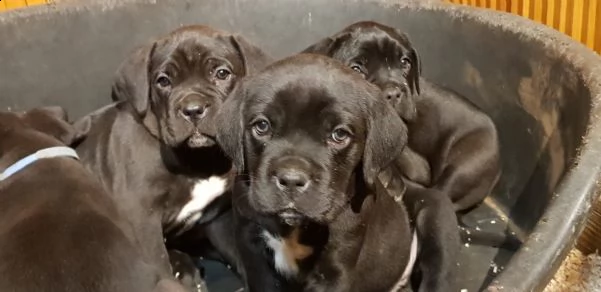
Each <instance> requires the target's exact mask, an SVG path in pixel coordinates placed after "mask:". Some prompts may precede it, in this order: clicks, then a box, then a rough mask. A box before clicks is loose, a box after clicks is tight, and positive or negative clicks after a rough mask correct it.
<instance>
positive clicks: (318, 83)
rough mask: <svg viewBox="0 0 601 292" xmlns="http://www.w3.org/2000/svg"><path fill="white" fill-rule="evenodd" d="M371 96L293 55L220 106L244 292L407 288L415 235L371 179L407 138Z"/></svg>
mask: <svg viewBox="0 0 601 292" xmlns="http://www.w3.org/2000/svg"><path fill="white" fill-rule="evenodd" d="M379 92H380V90H379V89H378V88H377V87H376V86H374V85H372V84H370V83H369V82H367V81H365V80H364V79H363V78H362V77H361V76H359V75H358V74H355V73H354V72H353V71H352V70H351V69H350V68H348V67H346V66H344V65H343V64H342V63H340V62H338V61H336V60H333V59H330V58H327V57H324V56H319V55H310V54H301V55H297V56H293V57H289V58H286V59H283V60H280V61H278V62H275V63H274V64H272V65H270V66H268V67H267V69H265V70H264V71H262V72H260V73H258V74H256V75H255V76H251V77H249V78H246V79H244V80H243V81H242V82H241V83H240V84H239V86H238V87H237V88H236V89H235V90H234V92H233V93H232V95H230V97H228V99H227V100H226V101H225V103H224V104H223V107H222V109H221V112H220V114H219V116H218V121H219V122H218V132H217V133H218V134H217V140H218V142H219V144H221V145H222V147H223V149H224V151H225V152H226V153H227V154H228V155H229V156H230V157H231V158H232V160H233V162H234V164H235V165H236V166H237V168H238V169H239V170H240V171H241V175H240V176H239V177H238V179H237V181H236V184H235V187H234V190H233V209H234V213H235V223H236V224H235V225H236V232H235V234H236V241H237V247H238V253H239V257H240V260H241V261H242V265H243V266H244V269H243V271H242V274H243V277H244V280H245V284H246V289H247V291H250V292H256V291H328V292H329V291H345V292H346V291H390V290H394V289H395V288H396V287H398V286H402V285H403V284H404V283H403V282H404V281H406V280H407V277H408V275H409V272H410V270H411V267H412V265H413V260H414V259H415V258H414V256H415V253H416V248H415V247H416V245H415V244H412V243H415V241H414V232H413V229H414V227H413V226H412V224H411V223H410V221H409V218H408V214H407V211H406V210H405V208H404V207H403V205H402V204H399V203H398V202H396V201H395V199H394V198H393V196H391V195H389V194H388V193H387V190H386V189H384V187H383V186H382V184H381V183H380V181H379V179H378V175H379V173H380V172H381V171H382V170H383V169H384V168H386V167H387V166H388V164H389V163H390V162H391V161H392V159H393V158H394V157H395V156H396V155H399V154H400V153H401V151H402V149H403V147H404V146H405V142H406V139H407V131H406V126H405V124H404V123H403V121H402V120H401V119H400V117H399V116H398V115H397V114H396V113H395V112H394V111H393V109H392V108H391V107H389V106H388V105H387V104H386V102H385V101H384V100H381V99H379V98H378V97H379ZM399 181H400V180H399ZM443 219H444V218H443ZM412 247H413V248H412ZM429 268H430V269H429V270H428V271H426V272H427V273H441V274H443V275H442V276H441V277H438V278H445V275H444V272H441V271H440V268H439V267H436V266H434V267H429ZM445 279H446V278H445ZM446 283H447V282H445V281H444V280H441V282H440V283H438V284H440V285H445V284H446ZM441 287H443V286H441ZM444 288H448V285H447V286H444ZM421 291H431V290H421ZM438 291H443V290H438Z"/></svg>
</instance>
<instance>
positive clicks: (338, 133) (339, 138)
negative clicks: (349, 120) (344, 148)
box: [330, 128, 351, 144]
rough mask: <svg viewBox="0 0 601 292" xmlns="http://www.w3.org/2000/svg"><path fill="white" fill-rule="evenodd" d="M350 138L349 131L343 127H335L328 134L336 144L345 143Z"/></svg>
mask: <svg viewBox="0 0 601 292" xmlns="http://www.w3.org/2000/svg"><path fill="white" fill-rule="evenodd" d="M350 138H351V133H350V132H349V131H348V130H346V129H344V128H337V129H335V130H334V131H333V132H332V134H331V135H330V139H331V140H332V142H334V143H336V144H345V143H347V142H348V140H349V139H350Z"/></svg>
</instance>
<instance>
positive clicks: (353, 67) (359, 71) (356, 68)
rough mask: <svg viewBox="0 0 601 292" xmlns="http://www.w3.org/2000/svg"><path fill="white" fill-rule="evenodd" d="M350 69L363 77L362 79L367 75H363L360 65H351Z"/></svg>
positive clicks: (363, 71)
mask: <svg viewBox="0 0 601 292" xmlns="http://www.w3.org/2000/svg"><path fill="white" fill-rule="evenodd" d="M351 69H353V70H355V71H356V72H357V73H359V74H361V75H362V76H363V78H365V76H366V75H367V74H366V73H365V70H364V69H363V67H362V66H361V65H357V64H355V65H352V66H351Z"/></svg>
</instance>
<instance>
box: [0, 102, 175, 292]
mask: <svg viewBox="0 0 601 292" xmlns="http://www.w3.org/2000/svg"><path fill="white" fill-rule="evenodd" d="M80 138H82V133H81V132H79V131H77V130H76V129H75V128H74V127H72V126H71V125H70V124H69V123H68V122H67V120H66V113H65V111H64V110H63V109H62V108H59V107H44V108H36V109H32V110H30V111H28V112H26V113H10V112H0V291H6V292H8V291H10V292H31V291H81V292H106V291H112V292H149V291H156V292H158V291H162V292H168V291H171V292H184V291H186V290H184V288H183V287H182V286H180V285H179V284H177V282H175V280H173V279H171V278H170V277H167V278H163V279H162V280H161V275H160V273H159V271H158V269H156V268H155V267H154V266H152V265H150V264H148V263H147V262H145V261H144V259H143V257H142V255H141V253H140V252H139V250H138V248H137V247H136V244H135V243H134V238H133V231H132V230H131V227H130V226H129V225H128V223H127V221H126V220H125V218H124V217H123V216H121V214H119V212H118V211H117V204H116V202H115V201H114V200H112V198H111V197H110V196H109V194H108V193H107V192H106V191H105V189H104V188H103V187H102V185H101V184H100V182H99V181H98V180H97V179H96V178H94V177H93V175H92V174H91V173H89V172H88V171H87V170H86V169H85V167H84V166H83V165H81V164H80V162H79V161H78V160H77V159H78V156H77V154H76V153H75V151H74V150H73V149H71V148H69V147H67V145H70V144H71V143H74V142H76V141H77V140H79V139H80Z"/></svg>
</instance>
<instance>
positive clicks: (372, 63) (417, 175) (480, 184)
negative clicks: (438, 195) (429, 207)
mask: <svg viewBox="0 0 601 292" xmlns="http://www.w3.org/2000/svg"><path fill="white" fill-rule="evenodd" d="M303 52H306V53H317V54H323V55H327V56H330V57H332V58H335V59H337V60H340V61H341V62H343V63H345V64H346V65H347V66H349V67H351V68H352V69H353V70H355V71H356V72H357V73H358V74H359V75H361V76H363V77H364V78H365V79H366V80H368V81H370V82H372V83H373V84H375V85H377V86H378V87H380V89H381V90H382V91H383V98H384V99H386V100H388V102H389V103H390V104H391V105H392V106H393V107H394V109H395V110H396V112H397V113H398V114H399V115H400V116H401V117H402V118H403V120H404V121H405V122H406V123H407V125H408V128H409V142H408V147H407V148H406V150H405V151H404V152H403V154H402V155H401V156H400V157H399V158H398V160H397V162H396V164H397V165H398V166H399V167H400V169H401V170H402V172H403V173H404V174H405V176H406V177H407V178H408V180H409V181H411V182H414V183H418V184H421V185H423V186H425V187H428V188H433V189H436V190H440V191H441V192H442V193H445V194H447V195H448V196H449V197H450V198H451V200H452V201H453V203H454V205H455V209H456V211H464V210H467V209H470V208H473V207H474V206H475V205H477V204H478V203H480V202H482V200H483V199H484V198H485V197H486V196H487V195H488V194H489V193H490V192H491V191H492V188H493V187H494V186H495V184H496V182H497V181H498V178H499V176H500V173H501V170H500V163H499V141H498V138H497V130H496V127H495V125H494V123H493V122H492V120H491V119H490V118H489V117H488V116H487V115H486V114H484V113H483V112H481V111H480V110H479V109H477V108H476V107H475V106H474V105H472V104H471V103H469V102H467V101H466V100H465V99H463V98H462V97H460V96H458V95H457V94H455V93H453V92H451V91H449V90H447V89H444V88H441V87H440V86H437V85H435V84H433V83H431V82H428V81H427V80H424V79H422V78H420V65H421V62H420V59H419V56H418V53H417V51H416V50H415V48H413V46H412V45H411V42H410V41H409V38H408V37H407V35H405V34H404V33H402V32H401V31H399V30H398V29H395V28H392V27H388V26H385V25H382V24H379V23H376V22H370V21H364V22H358V23H355V24H352V25H350V26H348V27H347V28H345V29H343V30H342V31H341V32H338V33H336V34H334V35H333V36H331V37H327V38H325V39H323V40H321V41H319V42H317V43H316V44H314V45H311V46H310V47H308V48H307V49H305V50H304V51H303ZM418 166H419V167H418ZM428 172H429V175H428Z"/></svg>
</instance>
